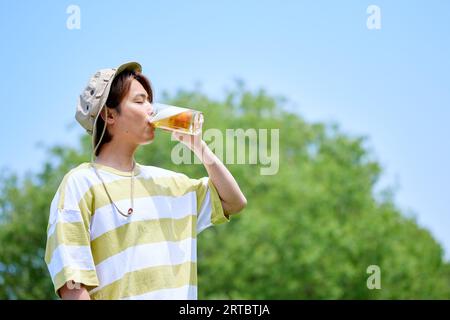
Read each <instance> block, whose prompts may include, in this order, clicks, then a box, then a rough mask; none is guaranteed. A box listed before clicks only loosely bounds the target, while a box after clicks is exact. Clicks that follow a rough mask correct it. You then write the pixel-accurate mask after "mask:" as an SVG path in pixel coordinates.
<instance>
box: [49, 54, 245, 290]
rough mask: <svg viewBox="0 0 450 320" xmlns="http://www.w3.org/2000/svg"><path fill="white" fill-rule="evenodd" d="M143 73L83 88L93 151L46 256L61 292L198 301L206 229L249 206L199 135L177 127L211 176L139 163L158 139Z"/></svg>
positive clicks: (57, 206)
mask: <svg viewBox="0 0 450 320" xmlns="http://www.w3.org/2000/svg"><path fill="white" fill-rule="evenodd" d="M141 72H142V68H141V66H140V65H139V64H138V63H136V62H130V63H126V64H123V65H121V66H119V67H118V68H114V69H103V70H100V71H98V72H97V73H95V75H94V76H93V77H91V79H90V80H89V83H88V85H87V87H86V88H85V90H84V91H83V92H82V94H81V95H80V98H79V102H78V106H77V111H76V119H77V121H78V122H79V123H80V124H81V125H82V126H83V128H85V129H86V130H87V132H88V133H89V134H91V135H92V147H93V153H92V158H91V162H90V163H83V164H81V165H79V166H78V167H77V168H75V169H73V170H71V171H70V172H69V173H67V174H66V175H65V177H64V179H63V181H62V182H61V185H60V186H59V188H58V191H57V192H56V194H55V197H54V199H53V201H52V203H51V208H50V218H49V226H48V230H47V247H46V256H45V261H46V263H47V265H48V269H49V271H50V274H51V277H52V281H53V283H54V287H55V291H56V293H57V294H58V295H59V296H60V297H61V298H62V299H196V298H197V264H196V262H197V254H196V238H197V234H198V233H199V232H201V231H202V230H204V229H205V228H208V227H209V226H211V225H214V224H218V223H222V222H225V221H229V216H230V215H232V214H235V213H238V212H239V211H241V210H242V209H243V208H244V207H245V206H246V202H247V200H246V198H245V196H244V195H243V193H242V192H241V190H240V188H239V186H238V184H237V182H236V181H235V179H234V178H233V176H232V175H231V173H230V172H229V171H228V170H227V169H226V167H225V166H224V165H223V163H222V162H221V161H220V160H219V159H218V158H217V157H216V156H215V155H214V154H213V153H212V151H211V150H210V149H209V148H208V146H207V145H206V143H205V142H204V141H202V140H201V136H200V135H198V136H191V135H186V134H180V133H173V136H174V137H175V138H177V139H178V140H179V141H181V142H182V143H184V144H185V145H187V146H188V147H189V148H190V149H191V150H192V151H193V152H194V153H195V154H196V155H197V156H198V157H199V158H200V159H201V160H202V162H203V164H204V166H205V168H206V170H207V172H208V177H204V178H202V179H191V178H189V177H187V176H186V175H184V174H180V173H176V172H173V171H169V170H165V169H162V168H158V167H154V166H145V165H141V164H138V163H136V161H135V160H134V154H135V152H136V150H137V148H138V147H139V146H140V145H143V144H148V143H151V142H152V141H153V139H154V127H153V126H151V125H150V123H149V117H150V116H151V115H152V113H153V110H152V102H153V91H152V88H151V85H150V82H149V81H148V79H147V78H146V77H145V76H144V75H143V74H142V73H141ZM100 132H101V134H100Z"/></svg>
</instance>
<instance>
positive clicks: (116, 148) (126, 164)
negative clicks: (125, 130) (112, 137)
mask: <svg viewBox="0 0 450 320" xmlns="http://www.w3.org/2000/svg"><path fill="white" fill-rule="evenodd" d="M136 149H137V146H129V145H124V144H121V145H118V144H114V143H113V141H111V142H109V143H105V144H104V145H103V146H102V149H101V151H100V154H99V155H98V156H97V158H96V159H95V163H98V164H102V165H105V166H108V167H112V168H114V169H117V170H120V171H131V170H132V168H133V164H134V163H133V160H134V152H135V151H136Z"/></svg>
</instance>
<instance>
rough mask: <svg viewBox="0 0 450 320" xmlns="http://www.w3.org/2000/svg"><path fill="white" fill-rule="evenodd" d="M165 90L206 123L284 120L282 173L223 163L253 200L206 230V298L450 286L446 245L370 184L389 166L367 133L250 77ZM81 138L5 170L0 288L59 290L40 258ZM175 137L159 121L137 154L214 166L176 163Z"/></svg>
mask: <svg viewBox="0 0 450 320" xmlns="http://www.w3.org/2000/svg"><path fill="white" fill-rule="evenodd" d="M164 97H165V100H166V102H168V103H170V104H175V105H180V106H191V107H193V108H195V109H199V110H202V111H203V112H204V114H205V119H206V123H205V126H204V128H205V129H208V128H217V129H219V130H221V131H222V132H223V133H225V129H227V128H233V129H236V128H243V129H248V128H256V129H258V128H266V129H270V128H274V129H277V128H279V129H280V144H279V145H280V155H279V156H280V167H279V172H278V173H277V174H276V175H272V176H263V175H260V168H261V167H262V165H254V164H239V165H238V164H228V165H227V167H228V168H229V169H230V171H231V172H232V174H233V175H234V176H235V177H236V179H237V181H238V182H239V184H240V186H241V188H242V190H243V192H244V194H245V195H246V197H247V199H248V206H247V208H246V209H245V210H244V211H243V212H242V213H241V214H240V215H238V216H235V217H233V218H232V220H233V221H232V222H231V223H229V224H226V225H221V226H217V227H215V228H210V229H208V230H206V231H204V232H203V233H202V234H201V235H200V236H199V250H198V260H199V298H201V299H217V298H226V299H228V298H232V299H238V298H242V299H433V298H436V299H449V298H450V285H449V284H450V264H449V263H446V262H445V261H444V259H443V250H442V248H441V246H440V245H439V244H438V243H437V242H436V241H435V240H434V239H433V238H432V236H431V235H430V233H429V232H428V231H427V230H424V229H423V228H421V227H419V226H418V225H417V224H416V223H415V221H413V220H412V219H410V218H407V217H405V216H404V215H402V213H401V212H400V211H399V209H398V208H397V207H396V205H395V203H394V200H393V197H392V196H384V197H383V196H381V195H377V194H374V187H375V184H376V183H377V181H378V179H379V177H380V174H381V173H382V168H381V167H380V165H379V164H378V163H377V161H376V160H375V159H374V156H373V155H372V154H371V153H370V152H369V151H368V150H367V147H365V143H366V140H367V139H366V138H364V137H351V136H348V135H345V134H343V133H342V132H341V131H340V130H339V128H338V127H337V125H333V124H331V125H330V124H321V123H313V124H310V123H306V122H305V121H304V120H303V119H302V118H301V117H299V116H298V115H296V114H293V113H290V112H288V111H286V110H285V108H284V107H283V105H284V102H285V100H284V99H283V98H274V97H271V96H270V95H268V94H267V93H266V92H265V91H264V90H259V91H257V92H251V91H248V90H247V89H246V88H245V86H244V85H243V84H242V83H241V84H238V85H237V86H236V87H235V88H234V89H233V90H231V91H230V92H228V93H227V94H226V96H225V98H224V99H223V101H217V100H213V99H210V98H209V97H207V96H206V95H204V94H202V93H201V92H190V91H178V92H177V93H176V94H174V95H173V96H171V95H169V94H165V95H164ZM80 142H81V143H80V146H79V147H78V148H75V149H73V148H66V147H64V146H56V147H53V148H51V149H50V150H49V159H48V161H47V162H46V163H45V164H44V165H43V168H42V170H41V171H40V172H39V173H37V174H33V175H28V176H26V177H24V178H22V179H19V178H18V177H17V176H16V175H14V174H9V175H8V174H4V175H3V176H2V177H1V178H0V188H1V189H0V210H1V211H0V243H1V244H2V246H1V247H2V248H1V249H0V298H1V299H16V298H18V299H35V298H41V299H42V298H44V299H46V298H50V299H53V298H55V296H54V293H53V288H52V284H51V281H50V277H49V275H48V271H47V269H46V266H45V263H44V259H43V255H44V248H45V240H46V228H47V219H48V212H49V207H50V202H51V199H52V198H53V196H54V193H55V192H56V189H57V187H58V185H59V183H60V181H61V179H62V177H63V176H64V174H65V173H66V172H67V171H69V170H70V169H71V168H73V167H75V166H77V165H78V164H79V163H81V162H85V161H89V158H90V157H89V151H90V140H89V137H88V136H83V137H82V138H81V140H80ZM207 142H208V141H207ZM174 145H175V142H172V141H170V135H169V134H168V133H166V132H157V137H156V139H155V142H154V143H152V144H150V145H148V146H144V147H141V148H140V149H139V150H138V152H137V155H136V158H137V160H138V162H140V163H143V164H151V165H154V166H160V167H163V168H167V169H171V170H175V171H179V172H183V173H186V174H187V175H189V176H192V177H201V176H204V175H206V171H205V170H204V168H203V166H202V165H199V164H192V165H175V164H173V163H172V162H171V160H170V159H171V157H170V155H171V150H172V147H173V146H174ZM246 159H248V152H247V158H246ZM370 265H378V266H379V267H380V268H381V289H380V290H369V289H368V288H367V286H366V281H367V278H368V277H369V274H367V273H366V269H367V267H368V266H370Z"/></svg>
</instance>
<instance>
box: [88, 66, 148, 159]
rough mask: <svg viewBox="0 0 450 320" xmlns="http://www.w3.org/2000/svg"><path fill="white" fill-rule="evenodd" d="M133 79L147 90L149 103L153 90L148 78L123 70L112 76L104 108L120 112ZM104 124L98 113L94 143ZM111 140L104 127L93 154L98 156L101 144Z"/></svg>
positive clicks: (96, 141)
mask: <svg viewBox="0 0 450 320" xmlns="http://www.w3.org/2000/svg"><path fill="white" fill-rule="evenodd" d="M133 79H136V80H137V81H139V83H140V84H141V85H142V86H143V87H144V89H145V91H147V94H148V100H149V101H150V103H152V102H153V90H152V86H151V83H150V81H149V80H148V78H147V77H146V76H144V75H143V74H142V73H139V72H136V71H130V70H125V71H123V72H121V73H120V74H119V75H117V76H116V77H115V78H114V80H113V82H112V84H111V90H110V91H109V95H108V99H107V100H106V105H105V108H108V109H115V110H116V111H117V113H118V114H120V111H121V110H120V104H121V103H122V101H123V99H124V98H125V97H126V96H127V94H128V92H129V91H130V87H131V82H132V81H133ZM101 112H103V110H101ZM104 126H105V121H104V120H103V118H102V117H101V115H99V116H98V119H97V124H96V134H95V139H94V142H95V145H97V144H98V140H99V139H100V136H101V134H102V132H103V127H104ZM111 140H112V135H111V134H110V133H109V132H108V128H106V130H105V134H104V135H103V138H102V141H101V142H100V145H99V146H98V148H97V150H96V151H95V155H96V156H98V155H99V154H100V150H101V148H102V146H103V144H105V143H108V142H110V141H111Z"/></svg>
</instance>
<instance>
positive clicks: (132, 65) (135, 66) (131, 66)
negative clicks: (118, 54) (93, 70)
mask: <svg viewBox="0 0 450 320" xmlns="http://www.w3.org/2000/svg"><path fill="white" fill-rule="evenodd" d="M125 70H131V71H138V72H142V66H141V65H140V64H139V63H137V62H127V63H124V64H122V65H120V66H119V67H118V68H117V69H116V74H115V75H114V77H115V76H116V75H118V74H119V73H121V72H122V71H125Z"/></svg>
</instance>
